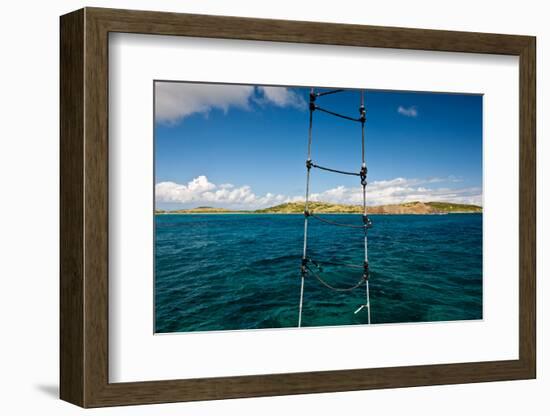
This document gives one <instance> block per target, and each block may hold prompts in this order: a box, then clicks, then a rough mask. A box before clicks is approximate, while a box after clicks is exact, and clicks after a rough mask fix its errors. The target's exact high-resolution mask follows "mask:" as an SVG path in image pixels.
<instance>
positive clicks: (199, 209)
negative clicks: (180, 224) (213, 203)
mask: <svg viewBox="0 0 550 416" xmlns="http://www.w3.org/2000/svg"><path fill="white" fill-rule="evenodd" d="M237 212H242V211H233V210H230V209H226V208H216V207H196V208H189V209H177V210H174V211H166V210H161V209H157V210H155V214H230V213H237Z"/></svg>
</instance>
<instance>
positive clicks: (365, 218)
mask: <svg viewBox="0 0 550 416" xmlns="http://www.w3.org/2000/svg"><path fill="white" fill-rule="evenodd" d="M363 225H364V226H365V228H371V227H372V221H371V219H370V218H369V216H368V215H367V214H363Z"/></svg>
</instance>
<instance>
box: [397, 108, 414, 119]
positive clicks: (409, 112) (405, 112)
mask: <svg viewBox="0 0 550 416" xmlns="http://www.w3.org/2000/svg"><path fill="white" fill-rule="evenodd" d="M397 112H398V113H399V114H401V115H404V116H405V117H416V116H417V115H418V110H417V109H416V107H415V106H411V107H403V106H402V105H400V106H399V107H397Z"/></svg>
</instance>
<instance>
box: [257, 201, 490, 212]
mask: <svg viewBox="0 0 550 416" xmlns="http://www.w3.org/2000/svg"><path fill="white" fill-rule="evenodd" d="M309 207H310V210H311V211H313V212H315V213H319V214H322V213H325V214H329V213H330V214H347V213H361V212H362V211H363V208H362V207H361V206H359V205H344V204H330V203H326V202H311V203H310V204H309ZM303 211H304V203H303V202H289V203H285V204H281V205H276V206H274V207H270V208H265V209H261V210H257V211H255V212H256V213H265V214H291V213H302V212H303ZM367 211H368V212H369V213H370V214H451V213H456V214H458V213H476V212H482V208H481V207H480V206H477V205H466V204H454V203H448V202H406V203H403V204H391V205H378V206H369V207H367Z"/></svg>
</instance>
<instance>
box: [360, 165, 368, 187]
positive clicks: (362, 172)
mask: <svg viewBox="0 0 550 416" xmlns="http://www.w3.org/2000/svg"><path fill="white" fill-rule="evenodd" d="M359 177H360V178H361V185H362V186H367V167H366V166H365V165H363V166H361V170H360V171H359Z"/></svg>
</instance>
